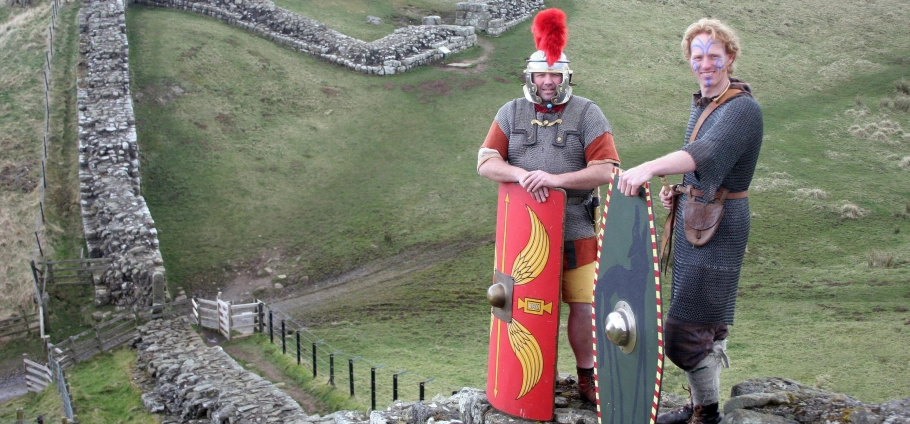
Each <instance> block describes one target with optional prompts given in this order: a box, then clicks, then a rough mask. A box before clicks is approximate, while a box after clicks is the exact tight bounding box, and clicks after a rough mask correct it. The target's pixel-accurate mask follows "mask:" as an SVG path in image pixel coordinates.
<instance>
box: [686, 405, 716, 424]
mask: <svg viewBox="0 0 910 424" xmlns="http://www.w3.org/2000/svg"><path fill="white" fill-rule="evenodd" d="M689 422H690V423H692V424H718V423H720V411H718V410H717V404H716V403H712V404H710V405H695V408H694V412H693V413H692V418H691V419H689Z"/></svg>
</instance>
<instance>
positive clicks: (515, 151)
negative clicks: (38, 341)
mask: <svg viewBox="0 0 910 424" xmlns="http://www.w3.org/2000/svg"><path fill="white" fill-rule="evenodd" d="M496 123H497V124H498V125H499V127H500V128H501V129H502V132H503V133H504V134H506V136H508V138H509V150H508V162H509V163H510V164H512V165H515V166H518V167H520V168H523V169H525V170H529V171H531V170H543V171H546V172H548V173H550V174H564V173H567V172H574V171H579V170H582V169H584V168H586V167H587V166H588V163H587V161H586V160H585V149H586V148H587V147H588V146H589V145H590V144H591V142H593V141H594V140H595V139H596V138H598V137H600V136H601V135H603V134H604V133H608V132H610V123H609V122H608V121H607V119H606V118H605V117H604V115H603V113H602V112H601V111H600V108H599V107H597V105H596V104H595V103H594V102H592V101H591V100H588V99H586V98H584V97H579V96H572V99H571V101H569V102H567V103H566V104H565V107H564V108H563V109H562V112H561V113H541V112H538V111H537V110H536V109H535V107H534V104H532V103H531V102H529V101H527V100H526V99H523V98H521V99H515V100H513V101H511V102H509V103H506V104H505V105H504V106H503V107H502V108H500V109H499V112H498V113H497V114H496ZM592 194H593V190H566V196H567V198H568V202H567V203H568V205H566V220H565V226H564V237H565V240H578V239H582V238H586V237H593V236H594V235H595V233H594V226H593V224H594V221H593V216H592V215H591V212H590V209H589V208H588V206H587V205H585V204H584V201H585V200H586V199H589V198H590V197H591V195H592Z"/></svg>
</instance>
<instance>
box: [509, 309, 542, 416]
mask: <svg viewBox="0 0 910 424" xmlns="http://www.w3.org/2000/svg"><path fill="white" fill-rule="evenodd" d="M509 344H511V345H512V351H514V352H515V356H517V357H518V362H520V363H521V371H522V381H521V391H520V392H518V396H517V397H515V399H519V398H521V397H522V396H524V395H526V394H528V392H530V391H531V389H533V388H534V386H536V385H537V383H538V382H539V381H540V376H541V375H542V373H543V353H541V351H540V345H539V344H538V343H537V339H535V338H534V335H533V334H531V332H530V331H528V329H527V328H525V326H523V325H521V323H520V322H518V321H517V320H515V319H514V318H513V319H512V322H510V323H509Z"/></svg>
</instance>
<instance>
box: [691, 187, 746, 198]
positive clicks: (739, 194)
mask: <svg viewBox="0 0 910 424" xmlns="http://www.w3.org/2000/svg"><path fill="white" fill-rule="evenodd" d="M689 194H690V195H692V196H695V197H704V193H703V192H702V191H701V190H699V189H696V188H693V189H692V190H691V192H690V193H689ZM720 196H721V195H720V193H714V198H715V199H720ZM744 197H749V190H746V191H737V192H736V193H727V200H732V199H742V198H744Z"/></svg>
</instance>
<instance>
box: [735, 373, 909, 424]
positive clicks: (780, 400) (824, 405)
mask: <svg viewBox="0 0 910 424" xmlns="http://www.w3.org/2000/svg"><path fill="white" fill-rule="evenodd" d="M730 396H731V397H730V399H729V400H727V402H726V403H725V404H724V414H725V417H724V421H723V422H724V423H726V424H776V423H788V424H796V423H807V424H808V423H857V424H884V423H888V424H899V423H902V424H910V398H906V399H901V400H892V401H890V402H885V403H877V404H868V403H863V402H860V401H858V400H856V399H854V398H852V397H850V396H847V395H843V394H839V393H833V392H829V391H827V390H823V389H818V388H815V387H810V386H805V385H803V384H800V383H798V382H796V381H793V380H788V379H785V378H777V377H767V378H759V379H754V380H748V381H745V382H742V383H740V384H737V385H735V386H733V389H732V390H731V393H730Z"/></svg>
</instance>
